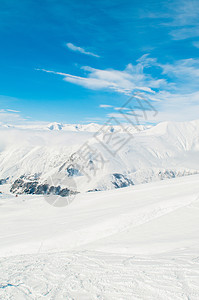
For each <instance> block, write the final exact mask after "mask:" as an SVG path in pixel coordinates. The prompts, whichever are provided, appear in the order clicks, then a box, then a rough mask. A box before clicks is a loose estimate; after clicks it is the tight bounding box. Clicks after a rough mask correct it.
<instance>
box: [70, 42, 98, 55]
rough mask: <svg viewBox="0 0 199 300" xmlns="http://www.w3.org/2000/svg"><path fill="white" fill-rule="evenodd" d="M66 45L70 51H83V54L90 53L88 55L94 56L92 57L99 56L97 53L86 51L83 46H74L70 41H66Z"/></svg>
mask: <svg viewBox="0 0 199 300" xmlns="http://www.w3.org/2000/svg"><path fill="white" fill-rule="evenodd" d="M66 46H67V47H68V49H70V50H72V51H75V52H80V53H83V54H86V55H90V56H94V57H100V56H99V55H97V54H95V53H92V52H88V51H86V50H85V49H84V48H81V47H78V46H75V45H74V44H72V43H67V44H66Z"/></svg>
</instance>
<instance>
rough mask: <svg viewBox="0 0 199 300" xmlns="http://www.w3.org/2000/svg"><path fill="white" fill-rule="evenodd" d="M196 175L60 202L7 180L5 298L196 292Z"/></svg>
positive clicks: (2, 230)
mask: <svg viewBox="0 0 199 300" xmlns="http://www.w3.org/2000/svg"><path fill="white" fill-rule="evenodd" d="M198 182H199V175H192V176H188V177H182V178H176V179H173V180H165V181H161V182H155V183H147V184H142V185H137V186H132V187H127V188H125V189H119V190H111V191H102V192H97V193H96V192H91V193H82V194H78V195H76V198H75V199H74V201H73V202H72V203H71V204H70V205H69V206H65V207H61V208H60V207H59V208H58V207H56V208H55V207H53V206H50V205H49V204H48V203H47V202H46V201H45V199H46V198H45V197H43V196H35V195H19V196H18V197H17V198H16V197H14V196H13V195H11V194H6V191H7V190H9V188H8V185H3V186H2V192H4V193H3V194H2V195H1V196H0V218H1V226H0V241H1V243H0V256H1V257H0V299H17V300H18V299H19V300H21V299H35V300H36V299H49V300H50V299H57V300H59V299H77V300H79V299H80V300H81V299H111V300H112V299H124V300H128V299H129V300H130V299H164V300H167V299H170V300H175V299H190V300H196V299H199V234H198V233H199V184H198ZM63 201H64V198H63Z"/></svg>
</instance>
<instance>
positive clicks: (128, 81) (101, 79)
mask: <svg viewBox="0 0 199 300" xmlns="http://www.w3.org/2000/svg"><path fill="white" fill-rule="evenodd" d="M82 70H84V72H85V76H86V77H83V76H76V75H72V74H67V73H61V72H54V71H50V70H45V69H42V71H44V72H47V73H53V74H56V75H61V76H63V77H64V80H65V81H67V82H71V83H73V84H77V85H80V86H83V87H85V88H88V89H93V90H99V89H110V90H114V91H115V92H118V93H123V94H125V95H128V96H129V95H131V94H132V92H133V91H135V90H140V91H145V92H149V93H154V90H153V88H160V87H161V86H164V85H165V84H166V81H165V80H164V79H154V78H152V77H151V76H150V75H149V74H144V72H143V65H142V64H141V63H138V64H137V65H135V66H134V65H132V64H128V65H127V67H126V68H125V69H124V70H123V71H119V70H114V69H105V70H101V69H95V68H91V67H88V66H84V67H82Z"/></svg>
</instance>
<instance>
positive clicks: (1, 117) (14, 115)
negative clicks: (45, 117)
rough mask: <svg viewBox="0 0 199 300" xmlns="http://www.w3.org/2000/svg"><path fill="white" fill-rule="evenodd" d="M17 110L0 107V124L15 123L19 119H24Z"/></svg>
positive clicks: (19, 120)
mask: <svg viewBox="0 0 199 300" xmlns="http://www.w3.org/2000/svg"><path fill="white" fill-rule="evenodd" d="M25 120H26V119H24V118H23V117H22V116H21V115H20V114H19V112H18V111H14V110H12V109H1V110H0V123H1V124H16V123H19V122H21V121H25Z"/></svg>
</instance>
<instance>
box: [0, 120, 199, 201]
mask: <svg viewBox="0 0 199 300" xmlns="http://www.w3.org/2000/svg"><path fill="white" fill-rule="evenodd" d="M67 126H68V127H67ZM86 128H87V129H86ZM72 129H73V130H72ZM198 172H199V120H196V121H192V122H184V123H175V122H164V123H160V124H158V125H157V126H154V127H151V128H143V127H142V128H141V127H139V128H135V127H133V126H130V125H129V126H128V127H127V125H126V128H125V129H124V128H122V130H121V128H119V127H118V128H117V127H116V126H115V127H113V126H104V127H102V126H100V125H97V124H89V125H63V124H57V123H56V124H54V123H53V124H50V125H49V126H48V129H41V128H40V129H38V128H32V127H31V128H27V127H24V128H22V126H21V127H20V128H17V127H16V126H15V127H14V128H11V127H7V128H5V126H4V127H1V129H0V180H7V181H8V182H10V183H11V185H12V186H11V191H12V192H14V193H33V194H34V193H35V194H41V193H47V194H48V193H55V194H57V193H58V194H60V195H63V196H65V195H68V194H69V193H70V192H72V193H78V192H86V191H95V190H106V189H113V188H119V187H125V186H129V185H134V184H139V183H144V182H150V181H156V180H162V179H165V178H173V177H178V176H184V175H189V174H195V173H198Z"/></svg>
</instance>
